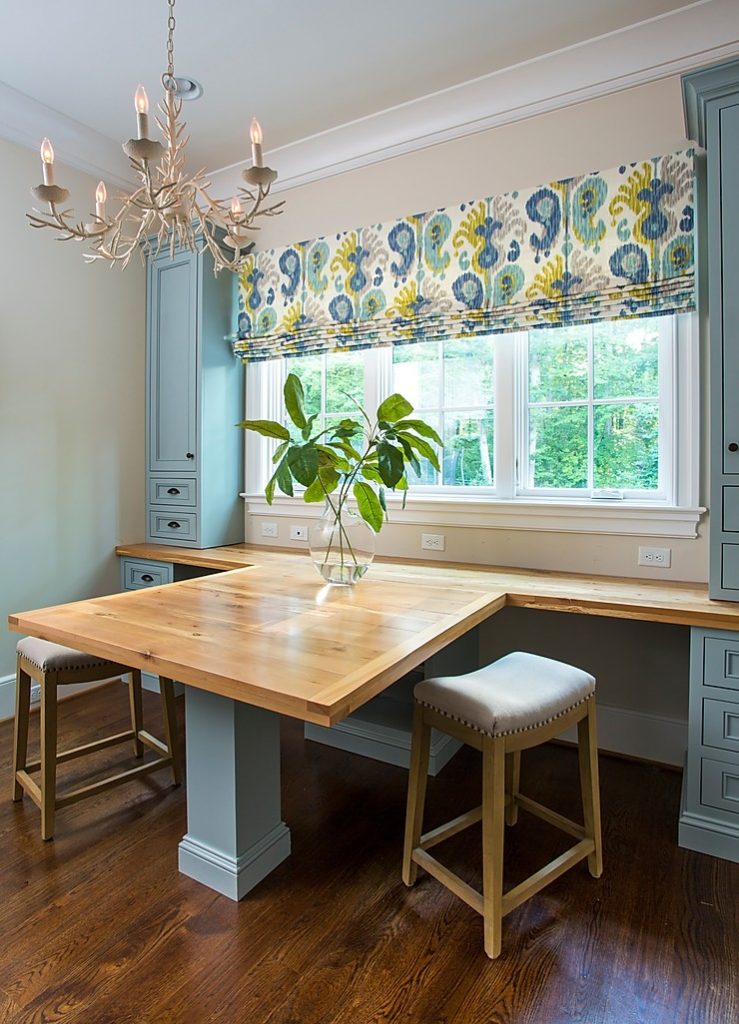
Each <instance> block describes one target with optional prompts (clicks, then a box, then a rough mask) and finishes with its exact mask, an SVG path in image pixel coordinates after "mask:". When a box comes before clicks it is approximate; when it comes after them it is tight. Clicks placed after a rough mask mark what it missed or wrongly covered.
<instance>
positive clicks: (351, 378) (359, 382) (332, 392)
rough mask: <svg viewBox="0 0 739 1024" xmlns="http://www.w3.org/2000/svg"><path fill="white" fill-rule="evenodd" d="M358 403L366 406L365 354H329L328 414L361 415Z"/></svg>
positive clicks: (327, 368) (327, 378) (327, 366)
mask: <svg viewBox="0 0 739 1024" xmlns="http://www.w3.org/2000/svg"><path fill="white" fill-rule="evenodd" d="M352 399H354V401H352ZM357 402H358V403H359V404H360V405H364V353H363V352H335V353H334V352H330V353H328V355H327V356H326V412H327V413H329V412H345V413H351V414H352V416H355V415H359V410H358V409H357V406H356V404H355V403H357Z"/></svg>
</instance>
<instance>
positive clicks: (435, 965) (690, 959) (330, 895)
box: [0, 686, 739, 1024]
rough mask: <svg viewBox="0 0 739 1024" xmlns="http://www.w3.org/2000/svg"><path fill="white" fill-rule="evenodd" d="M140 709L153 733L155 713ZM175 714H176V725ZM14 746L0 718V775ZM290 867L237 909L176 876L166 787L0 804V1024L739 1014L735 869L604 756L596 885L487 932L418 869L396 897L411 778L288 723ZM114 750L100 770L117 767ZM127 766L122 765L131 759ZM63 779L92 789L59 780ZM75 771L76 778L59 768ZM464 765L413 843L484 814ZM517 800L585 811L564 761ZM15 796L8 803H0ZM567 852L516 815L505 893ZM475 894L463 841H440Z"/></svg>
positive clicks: (137, 786)
mask: <svg viewBox="0 0 739 1024" xmlns="http://www.w3.org/2000/svg"><path fill="white" fill-rule="evenodd" d="M126 714H127V705H126V700H125V691H123V690H122V687H120V686H118V687H116V686H112V687H109V688H107V689H103V690H100V691H97V693H95V694H89V695H86V696H85V697H84V698H80V699H78V700H77V699H75V700H72V701H69V702H66V703H63V704H61V705H60V730H61V731H63V732H64V735H65V742H66V739H68V740H69V742H70V744H73V743H77V742H86V741H88V740H90V739H94V738H95V735H96V734H97V735H102V734H103V733H104V732H106V731H110V730H111V728H113V729H115V728H117V723H118V722H121V723H122V724H125V716H126ZM145 714H146V715H147V718H148V723H149V727H151V728H152V730H153V731H154V732H157V731H158V730H159V729H160V728H161V718H160V717H157V716H158V701H157V700H156V698H153V697H152V696H151V695H148V694H147V695H145ZM180 714H181V710H180ZM11 745H12V744H11V729H10V725H9V723H0V770H1V771H2V773H3V775H4V776H5V777H6V781H7V777H8V775H9V772H10V753H11V752H10V748H11ZM283 747H284V755H283V804H284V816H285V820H286V821H287V822H288V824H289V825H290V827H291V829H292V834H293V854H292V856H291V857H290V858H289V859H288V860H287V861H286V862H285V863H284V864H282V865H281V866H280V867H279V868H278V869H277V870H276V871H275V872H274V873H273V874H272V875H271V876H270V877H269V878H267V879H266V880H265V881H264V882H263V883H262V884H261V885H260V886H258V887H257V888H256V889H255V890H254V892H253V893H251V894H250V895H249V896H248V897H247V898H246V899H245V900H244V901H242V902H241V903H239V904H236V903H233V902H231V901H230V900H228V899H226V898H225V897H222V896H219V895H217V894H215V893H213V892H212V891H211V890H209V889H206V888H205V887H203V886H200V885H198V884H197V883H196V882H193V881H192V880H190V879H188V878H185V877H184V876H182V875H179V873H178V872H177V870H176V848H177V843H178V841H179V839H180V837H181V835H182V833H183V832H184V830H185V818H186V816H185V790H184V787H183V788H182V789H180V790H172V789H170V788H169V785H168V781H167V779H166V773H162V781H161V788H158V786H159V785H160V784H159V783H158V782H157V781H156V780H155V779H152V780H151V782H150V783H147V782H145V781H143V780H139V781H138V782H134V783H131V785H130V786H126V787H123V788H121V789H119V790H114V791H111V792H109V793H105V794H102V795H100V796H99V797H96V798H94V799H91V800H89V801H86V802H83V803H80V804H78V805H75V806H72V807H68V808H65V809H62V810H60V811H59V814H58V825H57V838H56V839H55V841H54V842H53V843H47V844H43V843H42V842H41V839H40V835H39V818H38V811H37V810H36V809H35V808H33V807H32V806H31V805H30V803H29V802H28V801H24V806H23V807H19V805H17V804H16V805H14V804H12V803H11V802H10V800H7V801H6V802H2V803H0V849H1V851H2V853H1V856H0V938H1V941H0V1024H51V1022H54V1024H112V1022H115V1024H223V1022H228V1024H231V1022H234V1024H241V1022H248V1024H396V1022H398V1024H399V1022H402V1024H718V1022H720V1024H724V1022H728V1021H733V1020H736V1019H738V1018H739V1003H738V1002H737V990H738V982H739V963H738V954H737V951H738V950H739V901H738V900H737V898H736V897H737V890H738V888H739V866H738V865H735V864H730V863H728V862H726V861H719V860H716V859H714V858H710V857H705V856H702V855H700V854H695V853H691V852H688V851H685V850H680V849H679V848H678V847H677V845H676V840H675V821H676V817H677V808H678V801H679V789H680V776H679V774H678V773H676V772H672V771H669V770H665V769H660V768H656V767H653V766H647V765H638V764H633V763H629V762H625V761H619V760H616V759H612V758H602V762H601V785H602V798H603V811H604V818H603V825H604V841H605V870H604V874H603V877H602V878H601V879H599V880H594V879H592V878H591V877H590V875H589V874H588V872H587V869H586V868H585V866H584V865H581V866H578V867H577V868H575V869H573V870H572V871H570V872H568V873H567V875H565V876H563V877H562V878H560V879H558V880H557V881H556V882H555V883H554V884H553V885H552V886H550V887H549V888H547V889H546V890H544V891H543V892H541V893H539V894H538V895H537V896H536V897H535V898H534V899H532V900H530V901H529V902H527V903H526V904H524V905H523V906H521V907H519V908H517V909H516V910H515V911H513V912H512V913H511V914H510V915H509V916H508V917H506V919H505V921H504V927H503V952H502V954H501V957H500V958H499V959H498V960H496V961H494V962H491V961H489V960H488V959H487V957H485V955H484V953H483V949H482V925H481V921H480V919H479V917H478V916H477V915H476V914H475V913H474V912H473V911H471V910H469V909H468V908H467V907H466V906H465V905H464V904H462V903H461V902H460V901H459V900H457V899H455V898H454V897H453V896H452V894H451V893H448V892H446V890H444V889H443V888H442V887H441V886H439V885H438V884H437V883H436V882H435V881H434V880H433V879H431V878H429V877H428V876H426V875H424V873H423V872H421V873H420V877H419V881H418V883H417V885H416V886H415V887H414V888H413V889H410V890H409V889H406V888H405V886H404V885H403V884H402V882H401V880H400V858H401V851H402V834H403V816H404V809H405V785H406V774H405V772H404V771H403V770H401V769H398V768H393V767H390V766H388V765H383V764H379V763H378V762H373V761H369V760H366V759H363V758H359V757H355V756H353V755H350V754H345V753H342V752H341V751H338V750H333V749H331V748H327V747H323V746H321V745H319V744H313V743H309V742H306V741H305V740H304V739H303V736H302V729H301V727H300V725H299V723H296V722H293V721H285V722H284V723H283ZM121 754H122V748H118V749H111V750H108V751H101V752H99V754H97V755H95V758H93V759H91V760H94V762H95V766H97V767H99V768H100V769H101V770H109V769H110V767H111V766H114V765H117V764H119V763H120V760H119V759H120V757H121ZM124 756H125V757H128V753H127V752H126V753H125V755H124ZM63 771H64V773H65V777H66V778H68V779H69V780H70V781H72V782H77V781H79V780H80V779H82V778H83V777H85V774H86V773H87V771H88V768H87V766H84V765H83V764H81V763H78V764H77V765H74V767H73V766H72V765H70V766H65V768H64V769H63ZM76 773H77V774H76ZM479 779H480V759H479V755H478V754H477V753H476V752H475V751H471V750H464V751H462V752H461V753H460V754H459V755H458V756H457V757H455V758H454V759H453V760H452V762H450V764H449V765H448V766H447V767H446V768H445V770H444V771H443V772H442V773H441V775H440V776H438V777H437V778H436V779H432V780H430V782H429V796H428V818H427V821H426V827H427V828H433V827H434V826H435V825H436V824H439V823H440V822H442V821H444V820H445V819H449V818H452V817H454V816H455V815H456V814H459V813H460V812H461V811H463V810H464V809H465V808H467V807H472V806H474V805H475V803H476V802H479V795H480V792H479ZM521 789H522V792H523V793H525V794H530V795H531V797H532V798H533V799H536V800H541V801H542V802H543V803H545V804H549V805H551V806H552V807H553V808H555V809H556V810H557V811H559V812H560V813H562V814H565V815H568V816H571V817H573V818H577V817H578V813H579V789H578V786H577V756H576V753H575V752H574V751H573V750H570V749H568V748H565V747H554V746H548V747H545V748H542V749H541V750H536V751H531V752H527V754H526V755H525V756H524V758H523V764H522V777H521ZM6 790H7V791H8V792H9V786H7V787H6ZM568 843H569V840H568V838H567V837H564V838H563V837H562V836H560V835H559V834H558V833H557V832H556V831H555V830H553V829H552V828H551V827H550V826H548V825H547V824H546V823H545V822H542V821H539V820H537V819H535V818H533V817H532V816H531V815H529V814H526V813H525V812H524V811H522V812H521V814H520V817H519V822H518V824H517V825H516V826H515V827H514V828H512V829H507V830H506V844H507V847H506V848H507V860H506V886H507V887H509V886H510V885H515V884H516V883H517V882H518V881H520V880H521V879H522V878H523V877H525V875H526V874H528V873H530V872H532V871H535V870H536V869H537V868H538V867H540V866H541V865H542V864H543V863H545V862H546V861H547V860H549V859H551V858H552V857H554V856H556V855H557V854H558V853H559V852H561V850H562V849H563V848H564V846H566V845H567V844H568ZM437 849H438V854H439V857H440V859H441V858H443V859H444V862H445V863H447V864H449V866H450V868H451V869H452V870H454V871H457V872H459V874H460V875H461V876H462V877H463V878H464V879H465V880H466V881H468V882H469V883H470V884H471V885H479V884H480V875H481V870H480V868H481V864H480V830H479V826H473V827H471V828H470V829H469V830H467V831H466V832H464V833H461V834H459V835H457V836H454V837H452V838H451V839H449V840H448V841H446V842H444V843H441V844H439V846H438V848H437Z"/></svg>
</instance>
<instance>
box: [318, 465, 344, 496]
mask: <svg viewBox="0 0 739 1024" xmlns="http://www.w3.org/2000/svg"><path fill="white" fill-rule="evenodd" d="M318 478H319V480H320V481H321V483H322V484H323V489H324V491H325V492H326V494H332V493H333V491H335V490H336V488H337V487H338V486H339V483H340V481H341V476H340V474H339V473H337V472H336V470H335V469H333V468H332V467H331V466H321V468H320V469H319V470H318Z"/></svg>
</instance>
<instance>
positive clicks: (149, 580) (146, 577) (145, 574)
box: [141, 572, 154, 583]
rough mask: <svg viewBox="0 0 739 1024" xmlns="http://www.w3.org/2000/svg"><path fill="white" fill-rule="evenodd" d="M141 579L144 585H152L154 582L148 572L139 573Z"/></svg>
mask: <svg viewBox="0 0 739 1024" xmlns="http://www.w3.org/2000/svg"><path fill="white" fill-rule="evenodd" d="M141 579H142V580H143V581H144V583H153V582H154V577H153V576H152V575H151V573H150V572H142V573H141Z"/></svg>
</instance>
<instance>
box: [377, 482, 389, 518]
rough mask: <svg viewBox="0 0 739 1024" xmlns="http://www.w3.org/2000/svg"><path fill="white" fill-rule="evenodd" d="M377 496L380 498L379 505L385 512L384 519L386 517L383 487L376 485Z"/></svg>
mask: <svg viewBox="0 0 739 1024" xmlns="http://www.w3.org/2000/svg"><path fill="white" fill-rule="evenodd" d="M377 497H378V498H379V499H380V507H381V508H382V511H383V512H384V513H385V519H387V501H385V488H384V487H378V489H377Z"/></svg>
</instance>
